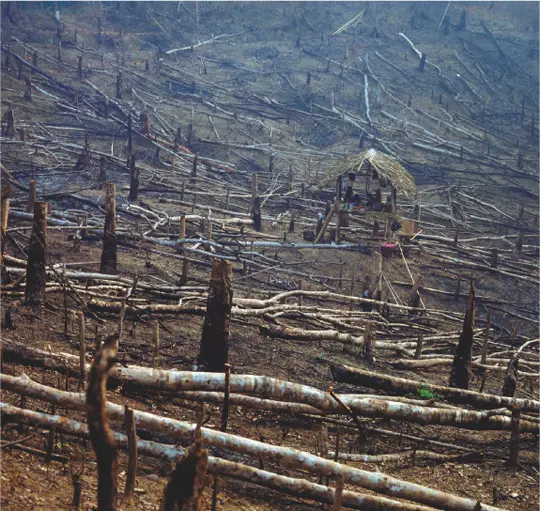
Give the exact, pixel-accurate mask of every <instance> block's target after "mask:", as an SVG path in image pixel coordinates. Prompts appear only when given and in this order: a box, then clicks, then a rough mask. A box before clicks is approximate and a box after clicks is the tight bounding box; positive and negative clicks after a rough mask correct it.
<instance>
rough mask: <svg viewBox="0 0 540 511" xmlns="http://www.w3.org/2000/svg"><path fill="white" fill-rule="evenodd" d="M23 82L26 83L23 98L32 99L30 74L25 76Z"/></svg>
mask: <svg viewBox="0 0 540 511" xmlns="http://www.w3.org/2000/svg"><path fill="white" fill-rule="evenodd" d="M24 83H25V84H26V89H25V91H24V99H25V100H26V101H32V78H31V77H30V76H25V77H24Z"/></svg>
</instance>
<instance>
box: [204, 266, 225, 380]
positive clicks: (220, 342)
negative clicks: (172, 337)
mask: <svg viewBox="0 0 540 511" xmlns="http://www.w3.org/2000/svg"><path fill="white" fill-rule="evenodd" d="M231 282H232V265H231V263H229V262H227V261H224V260H221V259H214V261H213V263H212V276H211V277H210V287H209V290H208V304H207V307H206V316H205V318H204V325H203V330H202V338H201V347H200V352H199V363H200V364H201V365H202V366H204V367H205V368H206V369H208V370H209V371H215V372H218V371H219V372H223V371H224V369H225V364H226V363H227V362H228V356H229V324H230V320H231V306H232V290H231Z"/></svg>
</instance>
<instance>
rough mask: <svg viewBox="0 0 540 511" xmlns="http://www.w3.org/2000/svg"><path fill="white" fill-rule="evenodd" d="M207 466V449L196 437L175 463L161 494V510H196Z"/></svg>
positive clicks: (201, 440)
mask: <svg viewBox="0 0 540 511" xmlns="http://www.w3.org/2000/svg"><path fill="white" fill-rule="evenodd" d="M207 468H208V451H207V450H206V449H205V448H204V444H203V439H202V437H201V435H200V432H199V431H197V438H196V439H195V441H194V442H193V444H192V445H191V447H190V448H189V449H188V450H187V452H186V455H185V456H184V457H183V458H182V459H181V460H179V461H178V462H177V463H176V468H175V469H174V471H173V473H172V474H171V477H170V479H169V482H168V483H167V486H166V487H165V491H164V495H163V503H162V506H161V509H162V510H163V511H175V510H177V511H198V510H199V507H200V504H201V503H200V500H201V496H202V492H203V489H204V483H205V479H206V471H207Z"/></svg>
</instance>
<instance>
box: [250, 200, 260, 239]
mask: <svg viewBox="0 0 540 511" xmlns="http://www.w3.org/2000/svg"><path fill="white" fill-rule="evenodd" d="M251 218H252V220H253V228H254V229H255V230H256V231H257V232H261V231H262V220H261V219H262V216H261V198H260V197H259V196H258V195H257V196H255V197H253V206H252V208H251Z"/></svg>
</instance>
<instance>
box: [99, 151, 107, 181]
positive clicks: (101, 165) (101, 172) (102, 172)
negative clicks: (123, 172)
mask: <svg viewBox="0 0 540 511" xmlns="http://www.w3.org/2000/svg"><path fill="white" fill-rule="evenodd" d="M105 181H107V169H106V168H105V156H102V157H101V158H100V159H99V174H98V182H99V183H104V182H105Z"/></svg>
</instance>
